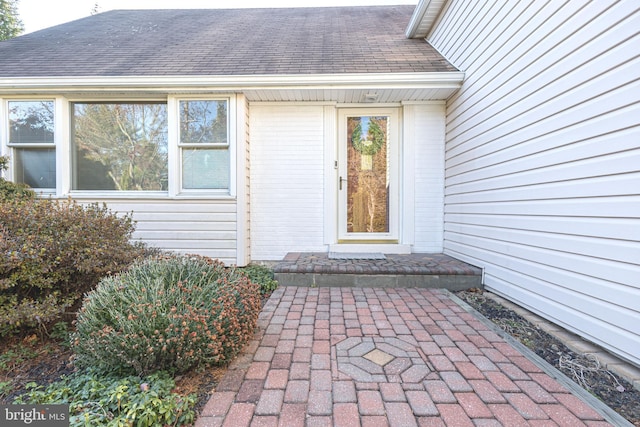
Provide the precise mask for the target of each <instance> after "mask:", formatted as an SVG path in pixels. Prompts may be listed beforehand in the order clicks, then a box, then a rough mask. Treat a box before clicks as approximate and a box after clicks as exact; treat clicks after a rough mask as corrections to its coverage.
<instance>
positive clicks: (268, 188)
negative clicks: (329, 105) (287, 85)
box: [249, 103, 326, 260]
mask: <svg viewBox="0 0 640 427" xmlns="http://www.w3.org/2000/svg"><path fill="white" fill-rule="evenodd" d="M249 110H250V120H249V123H250V124H249V127H250V129H251V156H250V159H251V160H250V163H251V174H250V181H251V216H250V217H251V218H250V221H251V258H252V259H253V260H279V259H282V258H283V257H284V256H285V255H286V254H287V252H291V251H326V247H325V246H324V242H323V235H324V227H323V221H324V216H323V215H324V208H323V205H324V203H323V199H324V154H323V153H324V145H323V141H324V130H323V123H324V119H323V112H324V108H323V106H322V105H306V106H305V105H294V104H288V103H283V104H277V103H264V104H263V103H251V104H250V106H249Z"/></svg>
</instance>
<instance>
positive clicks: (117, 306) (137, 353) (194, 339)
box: [72, 256, 260, 374]
mask: <svg viewBox="0 0 640 427" xmlns="http://www.w3.org/2000/svg"><path fill="white" fill-rule="evenodd" d="M259 311H260V293H259V289H258V286H257V285H256V284H253V283H251V282H250V281H249V280H248V279H247V277H245V276H244V275H242V274H240V273H239V272H238V271H237V270H235V269H229V268H226V267H224V265H223V264H222V263H220V262H219V261H214V260H211V259H209V258H204V257H196V256H193V257H192V256H176V257H167V258H156V259H150V260H146V261H142V262H138V263H136V264H135V265H133V266H132V267H131V268H130V269H128V270H127V271H125V272H124V273H122V274H120V275H118V276H112V277H107V278H105V279H103V280H102V281H101V282H100V285H99V286H98V287H97V288H96V289H95V290H94V291H93V292H91V293H90V294H89V295H88V296H87V298H86V299H85V301H84V305H83V307H82V309H81V310H80V313H79V314H78V319H77V322H76V332H75V334H74V335H73V337H72V346H73V349H74V350H75V353H76V357H77V359H76V363H77V364H78V365H79V366H81V367H82V366H92V367H96V368H99V369H102V370H105V371H109V372H127V373H132V372H135V373H137V374H146V373H149V372H153V371H156V370H171V371H174V372H185V371H187V370H189V369H191V368H194V367H199V366H205V365H213V364H223V363H226V362H228V361H229V360H230V359H231V358H232V357H233V356H235V355H236V354H237V353H238V352H239V351H240V350H241V349H242V347H243V346H244V344H245V343H246V342H247V341H248V340H249V339H250V338H251V336H252V335H253V332H254V329H255V325H256V322H257V318H258V313H259Z"/></svg>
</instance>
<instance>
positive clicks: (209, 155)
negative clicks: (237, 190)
mask: <svg viewBox="0 0 640 427" xmlns="http://www.w3.org/2000/svg"><path fill="white" fill-rule="evenodd" d="M182 188H186V189H205V188H206V189H227V188H229V150H228V149H202V148H193V149H187V148H185V149H183V150H182Z"/></svg>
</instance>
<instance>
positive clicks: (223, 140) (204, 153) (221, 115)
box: [178, 100, 230, 190]
mask: <svg viewBox="0 0 640 427" xmlns="http://www.w3.org/2000/svg"><path fill="white" fill-rule="evenodd" d="M178 108H179V112H180V113H179V114H180V136H179V148H180V158H181V161H182V165H181V166H182V188H183V189H185V190H200V189H207V190H228V189H229V173H230V172H229V167H230V164H229V162H230V156H229V132H228V129H229V123H228V119H227V108H228V101H227V100H186V101H185V100H183V101H180V102H179V106H178Z"/></svg>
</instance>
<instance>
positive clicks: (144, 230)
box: [78, 199, 237, 265]
mask: <svg viewBox="0 0 640 427" xmlns="http://www.w3.org/2000/svg"><path fill="white" fill-rule="evenodd" d="M78 201H79V202H81V203H92V202H98V203H103V202H104V203H106V205H107V207H108V208H109V209H111V210H112V211H114V212H118V213H122V214H125V213H131V212H133V219H134V221H136V231H135V232H134V235H133V238H134V239H135V240H141V241H143V242H145V243H146V244H148V245H149V246H151V247H157V248H161V249H163V250H167V251H171V252H176V253H183V254H198V255H204V256H209V257H212V258H218V259H220V261H222V262H224V263H225V264H228V265H231V264H236V229H237V222H236V202H235V200H229V201H221V200H216V201H209V200H185V199H176V200H105V199H99V200H86V199H82V200H78Z"/></svg>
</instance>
